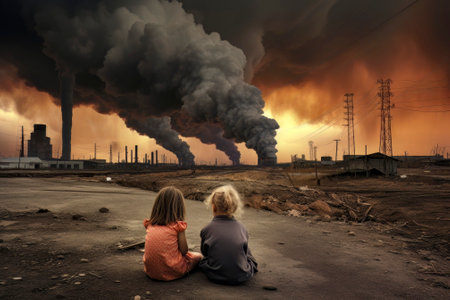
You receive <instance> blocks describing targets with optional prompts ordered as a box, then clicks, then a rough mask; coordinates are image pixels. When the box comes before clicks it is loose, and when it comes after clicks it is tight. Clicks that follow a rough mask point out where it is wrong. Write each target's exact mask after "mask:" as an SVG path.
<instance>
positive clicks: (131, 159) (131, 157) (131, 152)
mask: <svg viewBox="0 0 450 300" xmlns="http://www.w3.org/2000/svg"><path fill="white" fill-rule="evenodd" d="M130 162H131V163H133V149H131V150H130Z"/></svg>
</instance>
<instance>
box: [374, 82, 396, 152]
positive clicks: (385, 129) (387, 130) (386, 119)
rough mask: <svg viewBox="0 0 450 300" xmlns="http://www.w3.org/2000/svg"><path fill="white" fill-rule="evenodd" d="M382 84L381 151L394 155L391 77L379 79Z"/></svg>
mask: <svg viewBox="0 0 450 300" xmlns="http://www.w3.org/2000/svg"><path fill="white" fill-rule="evenodd" d="M377 83H378V84H380V87H379V92H378V97H380V100H381V129H380V148H379V151H380V152H381V153H383V154H385V155H388V156H392V134H391V119H392V117H391V108H393V107H394V106H393V105H391V96H392V93H391V83H392V80H390V79H386V80H383V79H378V80H377Z"/></svg>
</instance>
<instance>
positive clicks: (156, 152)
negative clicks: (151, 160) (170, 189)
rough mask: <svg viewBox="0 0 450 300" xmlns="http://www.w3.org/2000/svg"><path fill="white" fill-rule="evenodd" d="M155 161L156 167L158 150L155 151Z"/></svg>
mask: <svg viewBox="0 0 450 300" xmlns="http://www.w3.org/2000/svg"><path fill="white" fill-rule="evenodd" d="M155 161H156V165H158V150H156V151H155Z"/></svg>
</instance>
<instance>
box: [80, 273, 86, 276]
mask: <svg viewBox="0 0 450 300" xmlns="http://www.w3.org/2000/svg"><path fill="white" fill-rule="evenodd" d="M78 276H80V277H84V276H86V274H85V273H79V274H78Z"/></svg>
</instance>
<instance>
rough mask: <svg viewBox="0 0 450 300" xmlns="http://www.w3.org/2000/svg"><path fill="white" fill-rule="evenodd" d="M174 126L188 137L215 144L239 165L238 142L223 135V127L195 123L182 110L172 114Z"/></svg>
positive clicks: (234, 163)
mask: <svg viewBox="0 0 450 300" xmlns="http://www.w3.org/2000/svg"><path fill="white" fill-rule="evenodd" d="M171 121H172V128H174V129H175V130H176V131H177V132H179V133H180V134H181V135H183V136H186V137H197V138H199V139H200V141H201V142H202V143H204V144H214V145H216V148H217V149H218V150H220V151H223V152H224V153H225V154H226V155H227V156H228V158H229V159H230V160H231V162H232V164H233V165H235V166H236V165H239V161H240V158H241V154H240V153H239V150H238V148H237V147H236V144H235V143H234V142H233V141H232V140H229V139H226V138H224V137H223V133H224V132H223V129H222V128H221V127H220V126H219V125H217V124H213V123H195V122H193V121H192V119H191V118H190V117H189V116H188V115H186V114H182V113H180V112H176V113H174V114H172V115H171Z"/></svg>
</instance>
